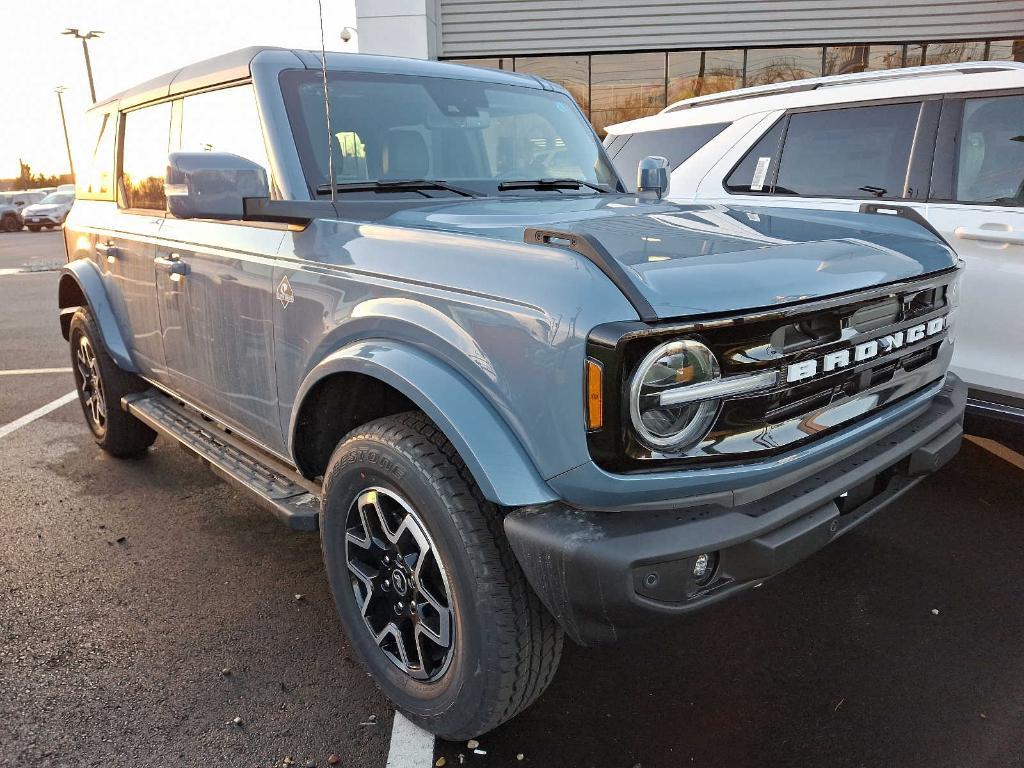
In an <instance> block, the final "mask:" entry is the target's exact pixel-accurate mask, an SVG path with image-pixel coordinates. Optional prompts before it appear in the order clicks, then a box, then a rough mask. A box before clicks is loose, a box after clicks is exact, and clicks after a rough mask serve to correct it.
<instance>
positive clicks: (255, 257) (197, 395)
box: [155, 84, 287, 452]
mask: <svg viewBox="0 0 1024 768" xmlns="http://www.w3.org/2000/svg"><path fill="white" fill-rule="evenodd" d="M178 109H180V130H179V131H176V135H175V136H174V138H173V139H172V144H173V146H174V149H176V150H179V149H180V150H181V151H186V152H202V151H215V152H230V153H233V154H236V155H240V156H242V157H246V158H248V159H249V160H252V161H254V162H256V163H259V164H260V165H262V166H263V167H264V168H265V169H267V176H268V178H271V173H270V163H269V161H268V159H267V153H266V149H265V146H264V140H263V132H262V129H261V126H260V120H259V115H258V111H257V108H256V98H255V95H254V93H253V89H252V86H251V85H249V84H246V85H240V86H235V87H231V88H223V89H219V90H215V91H209V92H206V93H200V94H196V95H193V96H187V97H185V98H184V99H183V100H181V101H180V107H178ZM286 229H287V227H286V226H284V225H274V224H259V223H252V222H241V221H237V222H225V221H210V220H197V219H177V218H175V217H174V216H173V214H167V219H166V221H165V222H164V226H163V230H162V232H161V243H160V246H159V247H158V249H157V253H156V254H155V256H156V265H157V292H158V295H159V303H160V313H161V318H162V323H163V343H164V351H165V354H166V357H167V366H168V368H169V369H170V375H171V379H172V382H173V388H174V390H175V391H176V392H178V393H179V394H180V395H182V396H183V397H184V398H185V399H187V400H189V401H191V402H192V403H194V404H195V405H198V406H199V407H201V408H203V409H204V410H206V411H207V412H208V413H210V414H212V415H214V416H216V417H217V418H218V419H220V420H222V421H224V422H225V423H227V424H229V425H231V426H232V427H234V428H235V429H236V430H238V431H239V432H241V433H243V434H245V435H247V436H248V437H250V438H252V439H254V440H256V441H257V442H259V443H261V444H263V445H264V446H266V447H268V448H270V449H272V450H275V451H277V452H282V451H283V442H282V438H281V425H280V420H279V418H278V412H277V381H276V378H275V374H274V324H273V287H272V282H271V281H272V279H273V265H274V259H275V257H276V255H277V251H278V248H279V247H280V245H281V241H282V239H283V238H284V231H285V230H286Z"/></svg>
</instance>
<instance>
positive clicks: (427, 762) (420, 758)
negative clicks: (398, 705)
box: [387, 712, 434, 768]
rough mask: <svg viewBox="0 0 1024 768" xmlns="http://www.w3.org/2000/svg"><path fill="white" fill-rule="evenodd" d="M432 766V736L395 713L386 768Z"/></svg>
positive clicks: (399, 713)
mask: <svg viewBox="0 0 1024 768" xmlns="http://www.w3.org/2000/svg"><path fill="white" fill-rule="evenodd" d="M433 764H434V734H432V733H428V732H427V731H425V730H423V729H422V728H420V727H419V726H418V725H416V724H415V723H413V722H411V721H410V720H409V719H408V718H407V717H406V716H405V715H403V714H402V713H401V712H395V719H394V722H393V723H392V725H391V749H389V750H388V764H387V768H430V766H432V765H433Z"/></svg>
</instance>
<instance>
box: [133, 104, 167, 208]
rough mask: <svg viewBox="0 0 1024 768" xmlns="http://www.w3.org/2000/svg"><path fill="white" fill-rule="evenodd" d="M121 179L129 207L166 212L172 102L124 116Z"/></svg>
mask: <svg viewBox="0 0 1024 768" xmlns="http://www.w3.org/2000/svg"><path fill="white" fill-rule="evenodd" d="M124 121H125V122H124V139H123V145H122V152H121V182H122V186H123V192H124V200H123V201H122V204H123V205H124V207H125V208H145V209H151V210H158V211H163V210H165V209H166V207H167V198H165V197H164V178H165V177H166V175H167V144H168V141H169V137H170V127H171V105H170V102H167V103H164V104H156V105H155V106H152V107H144V108H142V109H137V110H135V111H134V112H128V113H126V114H125V116H124Z"/></svg>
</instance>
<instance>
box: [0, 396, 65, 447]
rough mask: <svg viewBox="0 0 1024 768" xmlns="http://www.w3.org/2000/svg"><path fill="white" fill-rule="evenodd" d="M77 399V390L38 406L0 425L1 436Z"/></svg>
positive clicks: (5, 435)
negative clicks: (30, 411) (8, 422)
mask: <svg viewBox="0 0 1024 768" xmlns="http://www.w3.org/2000/svg"><path fill="white" fill-rule="evenodd" d="M76 399H78V393H77V392H68V393H67V394H66V395H64V396H63V397H58V398H57V399H56V400H54V401H53V402H52V403H47V404H46V405H44V406H43V407H42V408H36V409H35V410H34V411H32V413H26V414H25V415H24V416H22V417H21V418H20V419H15V420H14V421H12V422H11V423H10V424H5V425H4V426H2V427H0V438H2V437H7V436H8V435H9V434H11V432H13V431H14V430H16V429H21V428H22V427H24V426H25V425H26V424H31V423H32V422H33V421H35V420H36V419H39V418H42V417H43V416H45V415H46V414H48V413H50V412H51V411H56V410H57V409H58V408H60V407H61V406H62V405H67V404H68V403H70V402H71V401H72V400H76Z"/></svg>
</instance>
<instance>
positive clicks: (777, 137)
mask: <svg viewBox="0 0 1024 768" xmlns="http://www.w3.org/2000/svg"><path fill="white" fill-rule="evenodd" d="M785 129H786V121H785V120H784V119H783V120H779V121H778V122H777V123H775V125H773V126H772V129H771V130H770V131H768V133H766V134H765V135H764V136H762V137H761V138H760V140H759V141H758V142H757V144H755V145H754V147H753V149H751V150H750V151H749V152H747V154H746V156H745V157H744V158H743V159H742V160H740V163H739V165H737V166H736V167H735V168H734V169H733V171H732V173H730V174H729V178H727V179H726V180H725V188H726V189H728V190H729V191H730V192H735V193H750V192H760V193H765V192H770V191H771V185H772V181H773V180H774V179H775V172H776V170H778V165H779V152H780V151H781V150H782V134H783V131H785Z"/></svg>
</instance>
